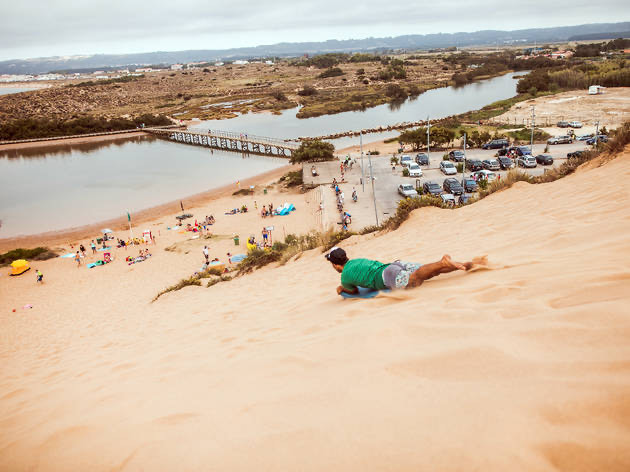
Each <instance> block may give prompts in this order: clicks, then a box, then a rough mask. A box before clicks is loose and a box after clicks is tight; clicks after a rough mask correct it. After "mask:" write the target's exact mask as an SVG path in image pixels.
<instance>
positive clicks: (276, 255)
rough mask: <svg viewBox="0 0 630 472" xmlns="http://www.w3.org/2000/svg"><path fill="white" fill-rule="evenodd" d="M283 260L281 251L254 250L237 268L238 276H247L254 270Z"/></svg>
mask: <svg viewBox="0 0 630 472" xmlns="http://www.w3.org/2000/svg"><path fill="white" fill-rule="evenodd" d="M281 258H282V253H281V252H280V251H274V250H271V251H265V250H263V249H254V250H253V251H250V252H249V253H248V254H247V257H246V258H245V259H243V261H242V262H240V263H239V264H238V266H237V267H236V268H237V270H238V275H242V274H247V273H249V272H251V271H253V270H254V269H258V268H260V267H263V266H266V265H268V264H271V263H273V262H278V261H279V260H280V259H281Z"/></svg>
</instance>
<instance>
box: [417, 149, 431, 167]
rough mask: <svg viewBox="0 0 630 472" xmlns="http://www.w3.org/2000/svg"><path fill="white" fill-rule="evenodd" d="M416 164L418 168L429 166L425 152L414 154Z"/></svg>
mask: <svg viewBox="0 0 630 472" xmlns="http://www.w3.org/2000/svg"><path fill="white" fill-rule="evenodd" d="M416 163H417V164H418V165H419V166H428V165H429V155H428V154H427V153H425V152H420V153H418V154H416Z"/></svg>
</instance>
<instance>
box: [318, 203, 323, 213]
mask: <svg viewBox="0 0 630 472" xmlns="http://www.w3.org/2000/svg"><path fill="white" fill-rule="evenodd" d="M317 211H319V212H321V211H324V202H319V210H317Z"/></svg>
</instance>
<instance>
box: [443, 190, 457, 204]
mask: <svg viewBox="0 0 630 472" xmlns="http://www.w3.org/2000/svg"><path fill="white" fill-rule="evenodd" d="M440 198H441V199H442V203H443V204H444V205H448V206H455V195H451V194H450V193H443V194H442V195H440Z"/></svg>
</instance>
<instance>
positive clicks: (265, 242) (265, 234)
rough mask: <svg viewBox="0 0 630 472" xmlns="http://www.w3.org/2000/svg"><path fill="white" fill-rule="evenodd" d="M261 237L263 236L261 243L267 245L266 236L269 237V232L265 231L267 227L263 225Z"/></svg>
mask: <svg viewBox="0 0 630 472" xmlns="http://www.w3.org/2000/svg"><path fill="white" fill-rule="evenodd" d="M262 237H263V243H264V244H265V245H267V238H268V237H269V232H268V231H267V228H265V227H264V226H263V229H262Z"/></svg>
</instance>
